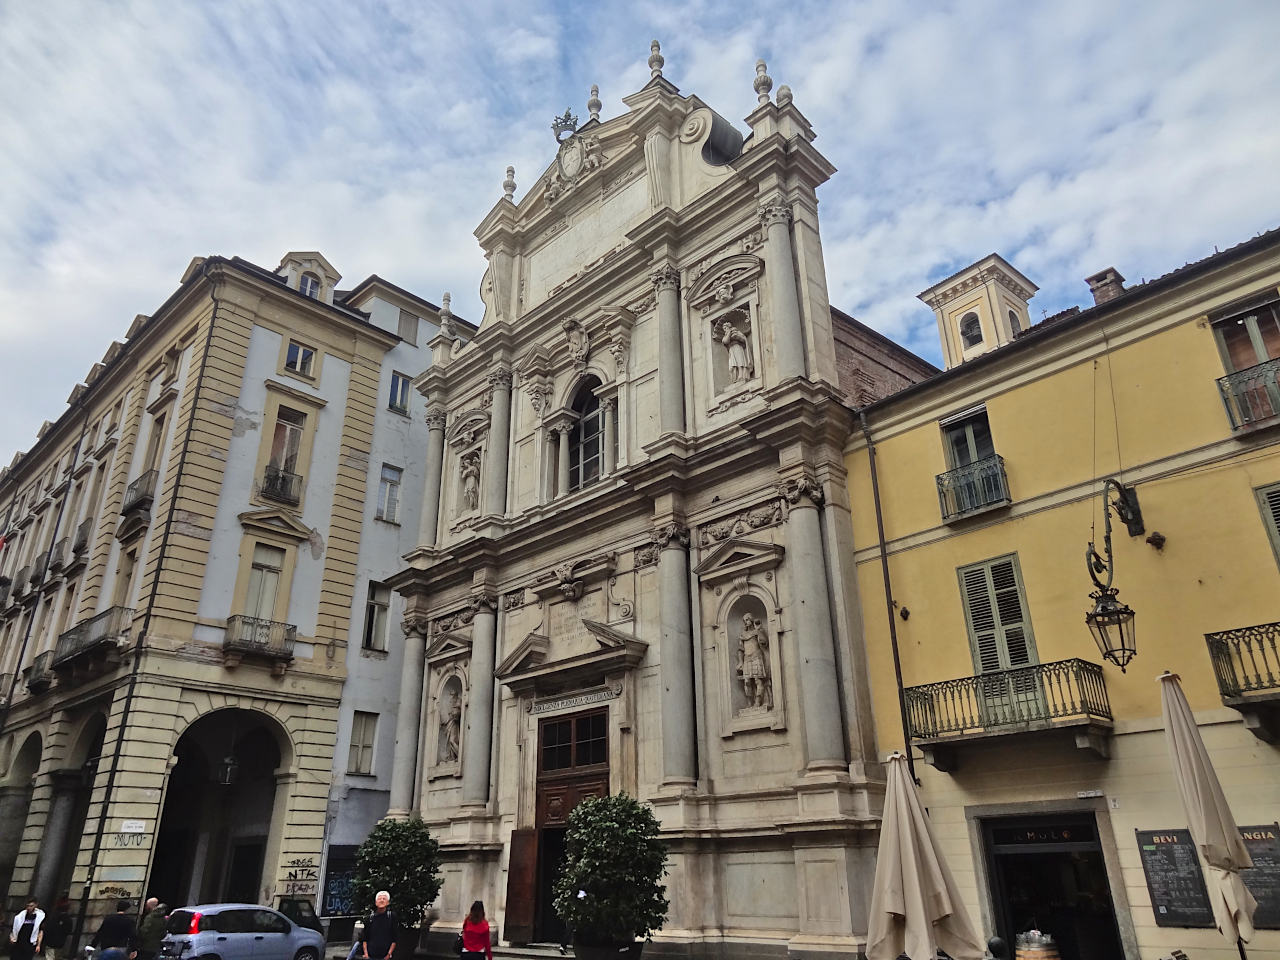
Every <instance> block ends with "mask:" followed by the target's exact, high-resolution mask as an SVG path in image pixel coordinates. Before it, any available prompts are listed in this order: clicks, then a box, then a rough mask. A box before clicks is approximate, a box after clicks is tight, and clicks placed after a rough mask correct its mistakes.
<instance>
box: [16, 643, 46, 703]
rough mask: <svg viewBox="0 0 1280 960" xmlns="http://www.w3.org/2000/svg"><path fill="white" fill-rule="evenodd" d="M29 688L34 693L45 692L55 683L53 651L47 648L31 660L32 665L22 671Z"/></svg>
mask: <svg viewBox="0 0 1280 960" xmlns="http://www.w3.org/2000/svg"><path fill="white" fill-rule="evenodd" d="M22 676H23V678H24V679H25V680H26V683H27V690H29V691H30V692H31V693H33V694H38V693H44V692H45V691H46V690H48V689H49V685H50V684H51V683H53V651H52V650H46V651H45V652H44V653H42V654H40V656H38V657H36V658H35V659H34V660H32V661H31V666H29V667H27V669H25V670H23V671H22Z"/></svg>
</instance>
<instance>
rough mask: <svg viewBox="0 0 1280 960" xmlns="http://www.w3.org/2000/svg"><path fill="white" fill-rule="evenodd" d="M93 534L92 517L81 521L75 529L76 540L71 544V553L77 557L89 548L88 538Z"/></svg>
mask: <svg viewBox="0 0 1280 960" xmlns="http://www.w3.org/2000/svg"><path fill="white" fill-rule="evenodd" d="M92 533H93V517H89V519H87V520H82V521H81V522H80V526H78V527H76V538H75V540H73V541H72V543H71V552H72V553H74V554H76V555H77V556H78V555H80V554H81V553H84V551H85V550H86V549H87V548H88V546H89V536H90V534H92Z"/></svg>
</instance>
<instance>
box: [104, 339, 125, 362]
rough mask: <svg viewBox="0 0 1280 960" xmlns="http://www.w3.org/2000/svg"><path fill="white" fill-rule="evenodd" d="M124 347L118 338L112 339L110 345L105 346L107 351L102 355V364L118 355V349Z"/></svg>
mask: <svg viewBox="0 0 1280 960" xmlns="http://www.w3.org/2000/svg"><path fill="white" fill-rule="evenodd" d="M123 349H124V344H123V343H121V342H120V341H119V340H112V341H111V346H109V347H107V352H106V353H104V354H103V355H102V362H103V363H104V364H107V363H110V362H111V361H112V360H114V359H115V358H116V357H118V356H120V351H121V350H123Z"/></svg>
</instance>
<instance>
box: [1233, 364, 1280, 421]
mask: <svg viewBox="0 0 1280 960" xmlns="http://www.w3.org/2000/svg"><path fill="white" fill-rule="evenodd" d="M1218 390H1219V392H1220V393H1221V394H1222V402H1223V403H1224V404H1225V405H1226V408H1227V417H1228V418H1230V420H1231V429H1232V430H1237V431H1238V430H1245V429H1247V428H1249V427H1252V426H1255V425H1257V424H1260V423H1265V422H1267V421H1272V420H1276V419H1277V418H1280V358H1277V359H1275V360H1267V361H1266V362H1264V363H1259V364H1258V365H1257V366H1253V367H1246V368H1245V369H1244V370H1237V371H1235V372H1234V373H1229V374H1227V375H1226V376H1225V377H1220V378H1219V379H1218Z"/></svg>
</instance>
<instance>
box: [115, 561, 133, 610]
mask: <svg viewBox="0 0 1280 960" xmlns="http://www.w3.org/2000/svg"><path fill="white" fill-rule="evenodd" d="M137 572H138V548H137V547H134V548H133V549H132V550H125V551H124V552H123V553H121V554H120V565H119V566H118V567H117V568H116V584H115V587H116V593H115V603H114V604H113V605H114V606H117V607H127V606H128V605H129V599H130V598H131V597H132V596H133V579H134V577H135V576H136V575H137Z"/></svg>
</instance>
